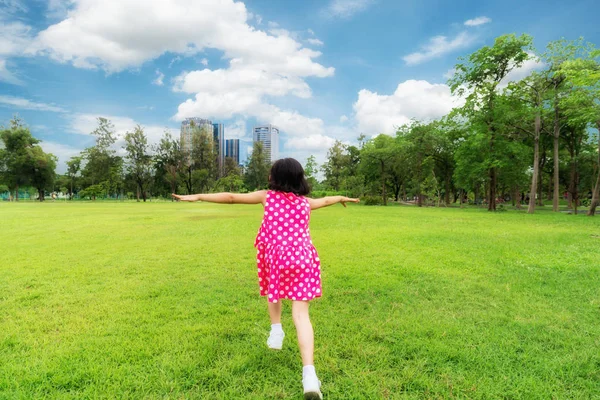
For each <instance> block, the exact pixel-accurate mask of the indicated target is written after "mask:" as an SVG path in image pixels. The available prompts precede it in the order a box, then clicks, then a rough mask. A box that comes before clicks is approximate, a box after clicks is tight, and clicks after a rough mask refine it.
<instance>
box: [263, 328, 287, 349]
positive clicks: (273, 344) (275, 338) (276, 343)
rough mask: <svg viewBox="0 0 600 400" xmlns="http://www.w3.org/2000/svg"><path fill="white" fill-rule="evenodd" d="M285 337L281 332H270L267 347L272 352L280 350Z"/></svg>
mask: <svg viewBox="0 0 600 400" xmlns="http://www.w3.org/2000/svg"><path fill="white" fill-rule="evenodd" d="M284 337H285V333H283V331H281V332H271V334H270V335H269V338H268V339H267V346H269V348H270V349H273V350H281V348H282V347H283V338H284Z"/></svg>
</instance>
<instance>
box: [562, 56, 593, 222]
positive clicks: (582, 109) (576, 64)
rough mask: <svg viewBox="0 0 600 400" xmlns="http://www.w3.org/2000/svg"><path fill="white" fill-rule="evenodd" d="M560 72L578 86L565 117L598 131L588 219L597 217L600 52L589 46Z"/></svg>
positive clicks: (570, 99) (568, 99)
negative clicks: (594, 177) (593, 180)
mask: <svg viewBox="0 0 600 400" xmlns="http://www.w3.org/2000/svg"><path fill="white" fill-rule="evenodd" d="M561 70H562V72H563V73H564V74H565V75H566V76H567V78H568V79H569V80H570V81H571V82H573V83H574V85H575V86H576V87H577V89H576V91H575V92H574V94H573V95H572V96H570V97H569V98H567V101H568V102H569V104H567V107H566V114H567V115H568V117H569V119H570V120H576V121H578V122H580V123H583V124H586V125H587V126H589V127H590V128H592V127H593V128H594V129H595V131H596V139H597V145H598V154H597V159H598V160H597V166H596V174H597V175H596V181H595V184H594V187H593V191H592V200H591V204H590V208H589V210H588V213H587V215H588V216H594V215H595V214H596V208H597V207H598V205H599V203H600V50H596V49H595V48H594V47H593V46H592V45H590V44H587V45H586V46H585V47H584V53H583V54H582V56H581V57H579V58H577V59H572V60H568V61H566V62H564V63H563V64H562V65H561Z"/></svg>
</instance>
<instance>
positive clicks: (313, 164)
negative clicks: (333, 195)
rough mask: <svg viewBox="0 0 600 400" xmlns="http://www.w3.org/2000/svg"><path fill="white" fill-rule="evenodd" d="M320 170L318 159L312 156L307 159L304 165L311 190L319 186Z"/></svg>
mask: <svg viewBox="0 0 600 400" xmlns="http://www.w3.org/2000/svg"><path fill="white" fill-rule="evenodd" d="M318 170H319V164H317V159H316V158H315V156H313V155H311V156H309V157H308V158H307V159H306V164H305V165H304V175H306V180H307V181H308V183H309V184H310V187H311V188H314V187H315V186H316V185H317V176H316V175H317V171H318Z"/></svg>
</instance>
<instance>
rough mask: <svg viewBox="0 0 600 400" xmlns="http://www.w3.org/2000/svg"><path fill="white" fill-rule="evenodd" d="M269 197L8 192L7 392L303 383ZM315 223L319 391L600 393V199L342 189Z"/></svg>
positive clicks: (1, 267) (270, 393) (359, 394)
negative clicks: (472, 205)
mask: <svg viewBox="0 0 600 400" xmlns="http://www.w3.org/2000/svg"><path fill="white" fill-rule="evenodd" d="M261 215H262V210H261V208H260V206H222V205H214V204H206V203H193V204H189V203H169V202H162V203H146V204H142V203H119V202H115V203H110V202H98V203H93V202H78V203H67V202H56V203H52V202H46V203H45V204H33V203H21V204H9V203H6V202H5V203H2V204H0V228H1V229H0V399H29V398H52V399H85V398H99V399H100V398H106V399H117V398H118V399H208V398H210V399H227V400H231V399H299V398H301V397H302V396H301V393H302V385H301V382H300V379H301V363H300V355H299V352H298V348H297V344H296V341H295V331H294V327H293V324H292V323H291V316H290V308H289V304H287V303H285V304H284V321H283V325H284V330H285V331H286V333H287V336H286V341H285V342H284V349H283V350H282V351H281V352H272V351H269V350H268V349H267V348H266V345H265V341H266V338H267V335H268V330H269V320H268V317H267V313H266V301H265V300H264V299H263V298H260V297H259V296H258V284H257V278H256V266H255V257H254V256H255V251H254V249H253V247H252V245H253V240H254V235H255V233H256V230H257V229H258V226H259V224H260V218H261ZM311 229H312V235H313V241H314V243H315V245H316V247H317V249H318V250H319V253H320V257H321V260H322V268H323V285H324V286H323V289H324V293H323V297H322V298H321V299H319V300H316V301H315V302H313V305H312V307H311V316H312V320H313V325H314V328H315V333H316V352H315V357H316V361H315V364H316V368H317V372H318V373H319V377H320V379H321V381H322V382H323V392H324V395H325V397H326V398H328V399H404V398H406V399H438V398H472V399H490V398H491V399H493V398H507V399H552V398H554V399H566V398H569V399H571V398H575V399H577V398H579V399H590V398H600V350H599V349H600V217H594V218H589V217H585V216H573V215H566V214H564V213H562V214H553V213H551V212H547V211H542V212H540V213H537V214H535V215H527V214H525V213H520V212H516V211H508V212H500V213H496V214H492V213H488V212H486V211H484V210H481V209H469V210H467V209H443V208H442V209H437V208H426V209H417V208H413V207H387V208H386V207H366V206H360V205H359V206H353V205H350V206H349V207H348V208H347V209H344V208H343V207H341V206H333V207H330V208H327V209H322V210H318V211H315V212H314V214H313V216H312V222H311Z"/></svg>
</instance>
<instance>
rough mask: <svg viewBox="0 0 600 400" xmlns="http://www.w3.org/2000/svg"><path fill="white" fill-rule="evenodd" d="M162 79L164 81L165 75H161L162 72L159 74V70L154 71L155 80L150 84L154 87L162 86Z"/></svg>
mask: <svg viewBox="0 0 600 400" xmlns="http://www.w3.org/2000/svg"><path fill="white" fill-rule="evenodd" d="M163 79H165V74H163V73H162V72H160V70H159V69H157V70H156V79H154V80H153V81H152V84H153V85H156V86H162V85H164V83H163Z"/></svg>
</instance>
